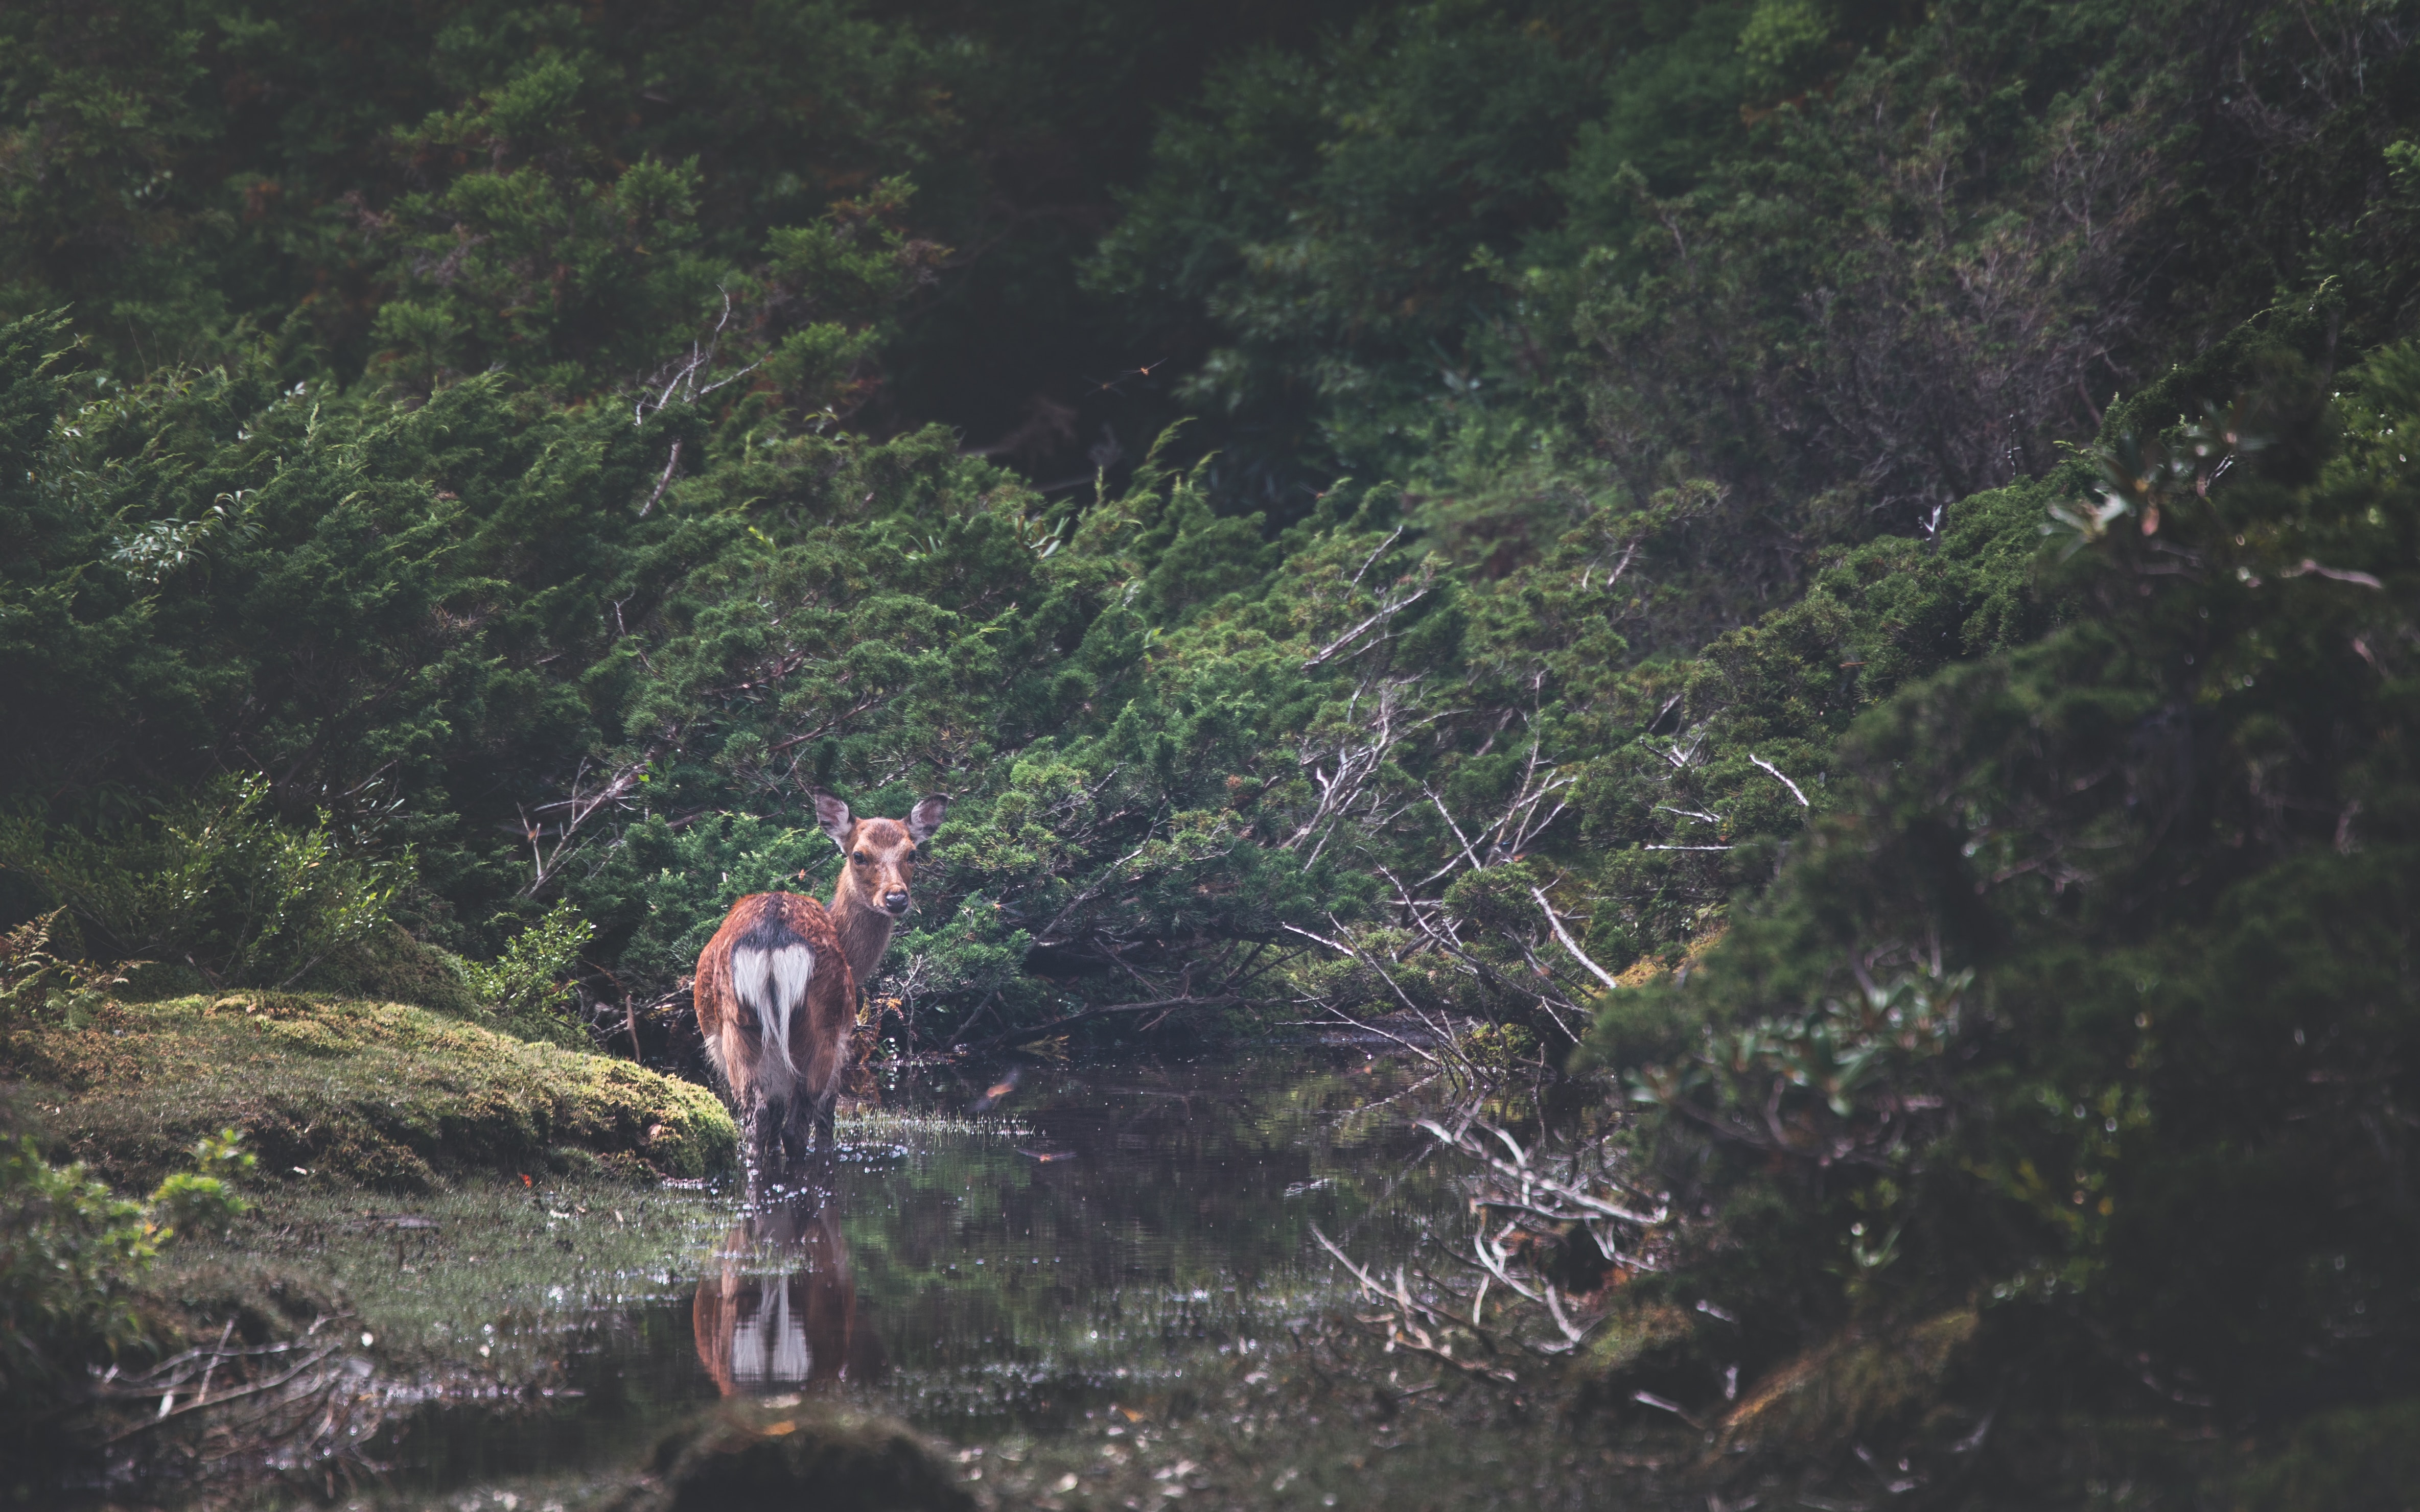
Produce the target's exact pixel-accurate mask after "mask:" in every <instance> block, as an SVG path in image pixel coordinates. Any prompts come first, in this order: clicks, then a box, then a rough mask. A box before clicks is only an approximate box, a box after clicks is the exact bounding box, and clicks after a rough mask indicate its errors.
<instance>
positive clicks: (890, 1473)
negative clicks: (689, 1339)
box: [614, 1398, 977, 1512]
mask: <svg viewBox="0 0 2420 1512" xmlns="http://www.w3.org/2000/svg"><path fill="white" fill-rule="evenodd" d="M793 1401H795V1398H794V1399H793ZM976 1505H977V1504H976V1501H975V1499H974V1497H973V1496H972V1495H970V1493H969V1492H968V1491H967V1490H966V1489H963V1488H962V1487H960V1486H959V1484H958V1480H957V1475H956V1474H955V1473H954V1471H953V1470H952V1469H951V1467H950V1466H949V1464H948V1463H947V1462H945V1461H944V1460H943V1459H942V1458H940V1457H939V1455H937V1454H935V1453H934V1452H933V1450H932V1449H931V1447H930V1446H928V1445H927V1444H926V1443H924V1441H923V1439H922V1438H920V1437H919V1436H918V1435H917V1434H916V1433H915V1431H914V1430H913V1429H911V1428H909V1427H907V1425H906V1424H904V1423H900V1422H898V1421H896V1420H894V1419H892V1418H886V1417H878V1416H876V1415H874V1414H872V1413H869V1412H854V1411H851V1410H849V1409H846V1408H843V1407H837V1406H833V1405H830V1404H827V1403H809V1404H807V1405H804V1406H797V1405H792V1406H788V1407H774V1406H770V1405H768V1404H762V1403H747V1404H741V1403H725V1404H724V1405H723V1406H721V1407H720V1408H717V1409H715V1410H714V1411H712V1412H706V1413H705V1414H703V1415H702V1416H700V1417H698V1418H697V1419H695V1420H694V1421H692V1422H690V1424H688V1425H687V1426H686V1427H681V1428H679V1429H677V1430H675V1432H673V1433H672V1434H670V1435H669V1436H667V1437H666V1438H665V1439H664V1441H663V1442H662V1443H659V1444H658V1445H657V1446H656V1452H655V1457H654V1458H653V1460H652V1461H651V1463H650V1466H649V1472H648V1474H647V1476H646V1478H645V1480H644V1482H642V1484H641V1485H640V1486H638V1487H636V1488H634V1489H632V1491H631V1492H630V1494H629V1495H628V1496H626V1497H624V1498H623V1499H622V1500H621V1501H619V1502H617V1503H616V1504H614V1512H759V1509H762V1512H775V1509H779V1512H810V1509H812V1512H973V1509H974V1507H975V1506H976Z"/></svg>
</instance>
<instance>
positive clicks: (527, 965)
mask: <svg viewBox="0 0 2420 1512" xmlns="http://www.w3.org/2000/svg"><path fill="white" fill-rule="evenodd" d="M594 933H596V930H595V929H594V928H593V927H592V926H591V925H590V924H589V922H588V920H586V919H584V918H581V917H580V915H579V914H578V913H576V912H574V911H573V909H572V907H571V905H570V904H569V903H557V904H555V905H554V907H553V908H552V909H551V910H549V911H548V913H547V915H546V917H545V918H541V919H539V920H537V921H536V922H535V923H534V924H531V925H530V926H529V927H528V928H526V929H524V930H522V931H521V932H520V933H519V934H517V935H515V936H514V937H513V941H512V943H511V944H510V945H507V946H505V947H504V954H503V955H501V956H499V957H497V958H496V960H495V961H494V962H492V963H490V964H480V963H478V962H475V961H466V962H464V963H462V967H461V970H462V976H463V978H464V980H466V981H467V982H468V984H469V986H470V989H471V991H472V993H473V995H475V996H476V997H477V998H478V1000H479V1002H480V1004H481V1006H482V1007H483V1008H485V1009H486V1010H487V1011H488V1012H489V1013H490V1014H492V1015H494V1017H495V1018H496V1019H497V1020H498V1021H499V1022H500V1023H501V1024H502V1025H503V1026H504V1027H505V1028H506V1029H508V1030H509V1031H511V1032H512V1033H514V1034H516V1035H519V1036H520V1038H522V1039H524V1040H544V1041H551V1042H552V1043H555V1044H561V1045H569V1046H573V1047H585V1046H586V1045H587V1043H588V1037H587V1035H586V1034H585V1033H584V1032H583V1031H582V1028H581V1026H580V1025H579V1024H578V1023H577V1022H576V1021H574V1020H573V1019H571V1018H569V1017H568V1016H566V1014H565V1013H564V1011H563V1009H564V1005H566V1003H569V1002H570V1001H571V1000H572V999H573V998H574V997H575V996H577V995H578V992H579V989H578V988H577V987H576V986H575V985H574V983H573V981H572V980H571V971H572V967H573V966H574V965H576V964H578V962H579V959H580V948H581V947H582V946H583V945H586V944H587V943H588V939H589V936H590V935H592V934H594Z"/></svg>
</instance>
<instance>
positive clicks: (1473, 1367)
mask: <svg viewBox="0 0 2420 1512" xmlns="http://www.w3.org/2000/svg"><path fill="white" fill-rule="evenodd" d="M1311 1237H1312V1238H1314V1239H1316V1240H1318V1241H1319V1242H1320V1244H1321V1246H1322V1247H1323V1248H1325V1249H1326V1251H1327V1253H1328V1254H1330V1255H1333V1256H1335V1257H1336V1259H1337V1263H1338V1264H1340V1265H1342V1266H1343V1267H1344V1269H1345V1270H1346V1271H1348V1272H1350V1273H1352V1276H1353V1279H1354V1280H1356V1281H1357V1282H1359V1283H1360V1285H1361V1289H1362V1291H1364V1292H1365V1293H1367V1294H1368V1295H1370V1296H1372V1297H1374V1298H1376V1299H1377V1300H1378V1301H1379V1302H1381V1303H1386V1304H1392V1306H1393V1307H1394V1311H1392V1312H1386V1313H1379V1314H1376V1315H1374V1316H1369V1315H1363V1314H1358V1313H1357V1314H1355V1315H1354V1316H1355V1317H1356V1318H1357V1319H1359V1321H1361V1322H1363V1323H1369V1324H1375V1325H1378V1326H1380V1327H1383V1328H1385V1329H1386V1331H1387V1348H1388V1350H1394V1349H1396V1348H1398V1347H1401V1348H1403V1349H1406V1350H1413V1351H1415V1352H1417V1353H1420V1354H1425V1355H1428V1356H1429V1357H1431V1358H1432V1359H1436V1360H1442V1361H1444V1362H1445V1363H1446V1364H1447V1365H1451V1366H1453V1367H1454V1368H1455V1369H1457V1370H1466V1371H1468V1372H1469V1373H1470V1374H1472V1375H1474V1376H1481V1377H1484V1378H1485V1379H1487V1380H1489V1381H1502V1382H1504V1383H1505V1384H1506V1385H1508V1386H1512V1385H1518V1384H1519V1383H1520V1378H1519V1377H1517V1376H1515V1375H1514V1374H1513V1373H1512V1371H1510V1370H1505V1369H1501V1368H1499V1367H1497V1366H1495V1365H1481V1364H1480V1363H1479V1362H1478V1361H1475V1360H1457V1359H1455V1358H1454V1354H1453V1341H1452V1339H1451V1337H1450V1335H1448V1334H1447V1332H1446V1331H1447V1329H1448V1328H1449V1327H1451V1328H1453V1329H1456V1330H1458V1331H1462V1332H1466V1333H1468V1334H1470V1335H1471V1336H1472V1337H1474V1338H1476V1339H1478V1340H1479V1342H1480V1343H1481V1345H1482V1346H1484V1347H1485V1348H1487V1349H1488V1350H1491V1351H1492V1350H1494V1349H1495V1341H1493V1340H1492V1339H1490V1338H1488V1336H1487V1335H1486V1334H1485V1332H1484V1331H1482V1330H1481V1329H1480V1328H1479V1327H1477V1326H1476V1325H1473V1326H1471V1327H1469V1328H1467V1329H1464V1328H1463V1325H1461V1324H1459V1323H1455V1322H1452V1321H1451V1320H1450V1319H1447V1318H1445V1317H1443V1316H1442V1315H1440V1314H1439V1313H1438V1312H1437V1311H1436V1310H1435V1308H1433V1307H1430V1306H1428V1305H1426V1304H1422V1303H1420V1302H1418V1301H1416V1300H1414V1298H1413V1296H1412V1292H1411V1287H1410V1285H1409V1283H1408V1282H1407V1281H1406V1280H1405V1279H1404V1268H1403V1267H1402V1266H1397V1267H1396V1268H1395V1284H1394V1286H1393V1288H1391V1289H1390V1288H1388V1287H1387V1286H1385V1285H1383V1284H1382V1283H1380V1282H1379V1281H1377V1280H1375V1279H1374V1278H1373V1277H1372V1276H1371V1274H1370V1273H1369V1272H1367V1271H1365V1270H1363V1269H1362V1268H1361V1267H1359V1266H1357V1265H1356V1264H1354V1263H1353V1257H1351V1256H1349V1255H1347V1254H1345V1253H1344V1252H1343V1251H1342V1250H1341V1249H1339V1248H1337V1247H1336V1242H1335V1241H1333V1240H1331V1239H1329V1238H1328V1237H1327V1236H1326V1234H1324V1233H1321V1232H1320V1229H1319V1226H1318V1225H1317V1224H1312V1225H1311ZM1422 1279H1423V1280H1426V1279H1428V1278H1427V1277H1425V1276H1424V1277H1422ZM1420 1319H1427V1320H1428V1321H1427V1324H1425V1325H1424V1324H1423V1323H1422V1322H1421V1321H1420Z"/></svg>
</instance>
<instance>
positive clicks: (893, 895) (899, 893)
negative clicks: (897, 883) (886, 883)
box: [882, 887, 907, 914]
mask: <svg viewBox="0 0 2420 1512" xmlns="http://www.w3.org/2000/svg"><path fill="white" fill-rule="evenodd" d="M882 906H883V907H885V908H888V909H890V910H891V911H892V913H894V914H904V913H906V912H907V888H905V887H893V888H892V889H891V890H890V891H889V892H886V893H884V894H883V895H882Z"/></svg>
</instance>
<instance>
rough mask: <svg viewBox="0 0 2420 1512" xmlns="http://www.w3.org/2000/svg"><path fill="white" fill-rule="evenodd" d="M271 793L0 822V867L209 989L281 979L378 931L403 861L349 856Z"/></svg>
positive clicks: (248, 779)
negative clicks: (182, 967) (85, 818)
mask: <svg viewBox="0 0 2420 1512" xmlns="http://www.w3.org/2000/svg"><path fill="white" fill-rule="evenodd" d="M269 798H270V784H269V779H267V778H265V777H261V776H259V775H257V774H253V775H246V776H239V777H232V778H225V779H220V780H219V781H217V782H215V783H213V784H211V785H210V786H209V787H208V788H207V789H205V790H204V791H203V792H202V793H201V794H200V795H196V796H194V797H191V798H187V799H183V800H180V801H178V802H176V803H173V804H171V805H169V806H168V807H166V808H165V809H163V810H162V811H161V812H159V813H158V814H156V815H154V816H153V817H152V818H151V819H150V820H149V821H148V822H147V823H143V824H136V825H116V826H111V827H106V828H97V829H96V830H94V831H93V832H90V833H86V832H85V831H81V830H78V829H74V828H69V827H60V826H54V825H50V824H47V823H45V822H44V821H42V820H40V819H38V818H34V817H31V816H27V815H22V814H21V815H17V816H12V817H8V818H0V867H7V868H10V869H13V870H15V871H18V872H24V873H27V874H28V875H30V876H32V877H34V878H36V879H37V880H39V882H40V883H41V884H42V886H43V887H46V888H47V889H48V890H49V891H50V892H51V894H52V895H53V896H54V897H55V898H57V899H58V900H59V901H61V902H62V903H65V904H66V905H67V906H68V907H69V908H70V909H72V910H74V912H75V915H76V918H77V921H78V923H79V924H81V925H82V926H83V928H84V929H85V932H86V934H87V938H90V937H92V936H98V937H99V938H100V939H101V940H103V941H106V942H107V944H108V946H109V948H110V949H111V950H112V951H114V952H115V953H116V955H118V956H120V957H122V958H126V959H130V960H131V959H132V958H135V957H145V958H150V959H159V960H164V961H169V962H177V963H182V964H187V965H190V966H192V967H193V968H194V969H195V970H198V971H199V972H201V973H202V975H203V976H204V977H205V978H206V979H208V980H209V982H210V983H211V984H212V985H214V986H274V987H285V986H289V985H291V984H292V983H293V982H294V981H296V980H298V979H300V978H302V976H304V975H305V974H306V973H308V972H309V971H310V970H311V969H312V968H313V967H314V966H316V965H318V964H319V963H320V962H321V961H323V960H325V959H326V958H327V957H328V956H329V955H330V954H331V953H332V952H334V951H335V950H338V949H342V948H343V947H345V946H348V945H350V944H353V943H354V942H356V941H359V940H363V939H365V938H367V937H368V936H369V935H371V934H372V933H375V932H376V931H378V930H379V929H380V928H381V927H383V926H384V925H385V924H386V923H387V922H388V915H387V909H388V905H389V904H390V903H392V901H393V900H394V898H395V895H396V890H397V889H398V888H399V887H401V886H402V883H403V880H404V878H406V877H408V876H409V875H410V874H411V861H410V859H409V857H406V858H404V859H402V860H398V861H378V860H370V859H366V858H364V857H361V856H353V855H349V854H347V852H346V851H345V849H344V848H343V847H341V846H340V845H339V844H338V842H337V841H336V838H335V836H334V834H332V833H331V831H330V828H329V825H328V820H327V816H326V815H324V814H322V815H321V816H320V818H319V821H318V824H316V825H313V826H312V827H311V828H309V829H307V830H297V829H293V828H290V827H288V826H287V825H281V824H279V823H277V821H276V819H275V818H274V816H273V815H272V814H271V812H269Z"/></svg>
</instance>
